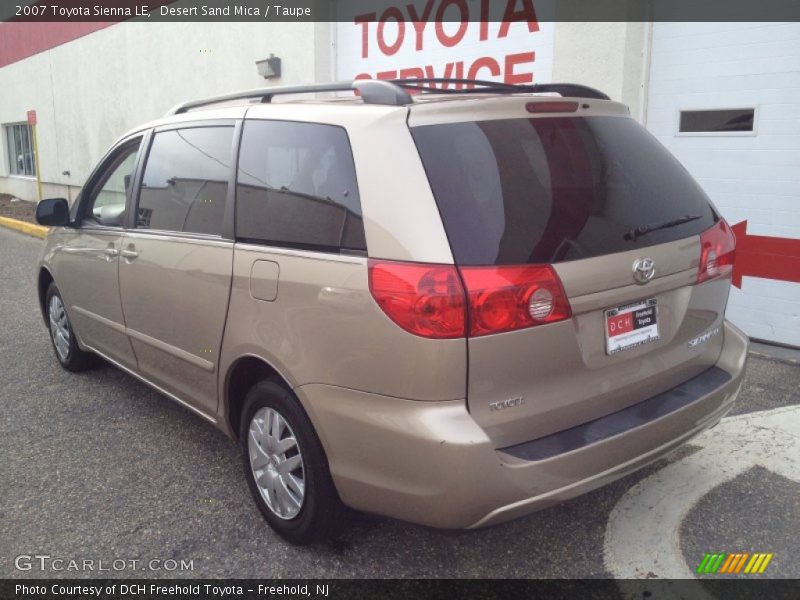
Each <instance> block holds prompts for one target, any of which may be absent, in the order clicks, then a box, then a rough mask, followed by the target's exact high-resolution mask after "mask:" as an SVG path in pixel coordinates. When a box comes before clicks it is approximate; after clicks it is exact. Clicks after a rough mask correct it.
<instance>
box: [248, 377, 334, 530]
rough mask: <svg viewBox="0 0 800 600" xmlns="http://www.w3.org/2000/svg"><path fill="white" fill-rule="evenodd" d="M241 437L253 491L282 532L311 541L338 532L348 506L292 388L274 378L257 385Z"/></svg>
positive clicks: (272, 521) (261, 509) (250, 400)
mask: <svg viewBox="0 0 800 600" xmlns="http://www.w3.org/2000/svg"><path fill="white" fill-rule="evenodd" d="M239 439H240V443H241V450H242V458H243V461H244V471H245V477H246V478H247V483H248V485H249V486H250V491H251V492H252V494H253V498H254V499H255V501H256V504H257V505H258V508H259V510H260V511H261V513H262V514H263V515H264V518H265V519H266V520H267V522H268V523H269V524H270V526H271V527H272V528H273V529H274V530H275V531H276V532H277V533H278V534H279V535H281V536H282V537H283V538H285V539H286V540H288V541H290V542H292V543H294V544H310V543H313V542H316V541H319V540H322V539H325V538H329V537H332V536H333V535H335V534H336V533H337V531H338V528H339V526H340V525H341V523H342V522H343V520H344V519H343V517H344V516H345V514H346V509H345V507H344V505H343V504H342V502H341V500H340V499H339V495H338V493H337V492H336V488H335V486H334V484H333V480H332V478H331V474H330V470H329V469H328V461H327V459H326V457H325V452H324V451H323V449H322V444H321V443H320V441H319V438H318V437H317V434H316V432H315V431H314V428H313V426H312V425H311V422H310V421H309V419H308V417H307V416H306V414H305V412H304V411H303V409H302V407H301V406H300V403H299V401H298V400H297V398H296V397H295V396H294V394H292V392H291V391H290V390H288V389H286V388H285V387H283V386H282V385H279V384H278V383H276V382H274V381H262V382H260V383H258V384H256V385H255V386H253V388H252V389H251V390H250V392H249V393H248V394H247V397H246V399H245V405H244V411H243V414H242V420H241V431H240V432H239Z"/></svg>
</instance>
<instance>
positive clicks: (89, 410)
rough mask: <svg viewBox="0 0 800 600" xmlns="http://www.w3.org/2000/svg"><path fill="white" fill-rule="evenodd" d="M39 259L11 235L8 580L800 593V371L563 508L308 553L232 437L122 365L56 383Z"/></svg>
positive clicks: (755, 378)
mask: <svg viewBox="0 0 800 600" xmlns="http://www.w3.org/2000/svg"><path fill="white" fill-rule="evenodd" d="M40 244H41V242H40V241H39V240H37V239H34V238H29V237H25V236H23V235H21V234H17V233H15V232H10V231H7V230H3V229H0V361H1V362H2V369H1V370H0V378H1V379H0V405H1V406H2V409H1V410H2V420H1V421H0V454H1V455H2V457H3V460H2V461H0V482H1V483H0V524H2V533H0V577H43V576H55V577H81V576H85V577H92V576H98V573H96V572H91V571H78V572H74V571H73V572H67V571H52V570H45V571H40V570H38V569H37V568H32V569H30V570H18V569H17V568H15V558H16V557H17V556H19V555H35V554H39V555H49V556H51V557H54V558H56V557H57V558H63V559H67V560H69V559H76V560H84V559H93V560H97V561H99V560H101V559H102V560H105V561H111V560H114V559H123V560H132V559H135V560H139V561H149V560H151V559H161V560H166V559H177V560H180V559H191V560H192V561H193V570H188V569H187V570H176V571H165V570H163V569H162V570H159V571H141V570H133V569H127V570H122V571H120V572H113V571H112V572H107V573H103V574H102V575H103V576H112V577H113V576H122V577H131V576H151V577H152V576H158V577H248V578H266V577H296V578H305V577H392V578H396V577H467V578H472V577H497V578H502V577H525V578H534V577H556V578H559V577H614V576H617V577H625V576H651V577H664V576H675V573H676V571H675V570H676V569H678V571H677V573H680V572H681V571H680V569H681V568H683V569H686V567H687V565H688V567H689V568H691V569H694V568H695V567H696V566H697V564H698V563H699V562H700V560H701V559H702V557H703V555H704V553H706V552H733V551H747V552H770V553H774V558H773V560H772V562H771V564H770V566H769V568H768V569H767V570H766V571H765V573H764V574H763V575H761V576H762V577H800V563H798V560H797V557H798V556H800V539H799V538H798V536H797V524H798V523H800V451H798V450H800V445H799V442H798V440H800V430H799V429H800V364H793V363H792V361H791V359H787V360H783V361H778V360H774V359H768V358H764V357H762V356H759V355H752V356H751V358H750V362H749V366H748V370H747V377H746V381H745V386H744V389H743V392H742V394H741V396H740V399H739V401H738V405H737V407H736V409H735V411H734V413H733V414H735V415H736V416H734V417H732V418H728V419H725V420H723V422H722V423H721V424H720V425H719V426H718V427H717V428H715V429H713V430H711V431H710V432H706V433H705V434H703V435H702V436H700V437H699V438H697V439H696V440H695V441H693V443H692V444H691V445H690V446H686V447H684V448H681V449H680V450H678V451H676V452H675V453H673V454H672V455H670V456H669V457H668V458H667V459H664V460H662V461H660V462H659V463H657V464H654V465H651V466H650V467H648V468H646V469H645V470H643V471H641V472H639V473H636V474H634V475H632V476H629V477H627V478H625V479H623V480H620V481H618V482H616V483H614V484H612V485H609V486H607V487H605V488H602V489H600V490H597V491H595V492H593V493H590V494H588V495H585V496H583V497H580V498H577V499H575V500H572V501H570V502H567V503H565V504H563V505H561V506H558V507H555V508H552V509H548V510H546V511H543V512H540V513H536V514H534V515H531V516H529V517H527V518H524V519H521V520H518V521H514V522H512V523H508V524H504V525H500V526H497V527H493V528H490V529H485V530H480V531H470V532H442V531H435V530H431V529H427V528H423V527H417V526H414V525H409V524H405V523H400V522H396V521H392V520H388V519H382V518H377V517H367V516H359V517H357V518H356V519H355V521H354V523H353V525H352V528H351V529H350V530H349V531H348V532H347V533H346V534H345V535H343V536H342V538H341V539H339V540H338V541H336V542H334V543H327V544H323V545H319V546H314V547H307V548H297V547H292V546H290V545H288V544H286V543H285V542H283V541H282V540H281V539H280V538H278V537H276V536H275V535H274V534H273V533H272V532H271V530H270V529H269V528H268V527H267V525H266V524H265V523H264V522H263V521H262V519H261V517H260V515H259V513H258V511H257V509H256V507H255V505H254V504H253V502H252V501H251V499H250V495H249V491H248V489H247V485H246V483H245V480H244V478H243V477H242V476H241V466H240V461H239V454H238V450H237V447H236V446H235V444H234V443H233V442H231V441H230V440H228V439H227V438H226V437H225V436H223V435H222V434H221V433H220V432H218V431H217V430H216V429H214V428H213V427H212V426H210V425H209V424H208V423H206V422H205V421H203V420H202V419H200V418H199V417H197V416H195V415H193V414H192V413H190V412H188V411H187V410H185V409H183V408H181V407H179V406H178V405H176V404H174V403H172V402H171V401H169V400H167V399H166V398H164V397H162V396H160V395H159V394H158V393H156V392H154V391H152V390H150V389H149V388H148V387H146V386H145V385H143V384H141V383H139V382H137V381H136V380H134V379H133V378H131V377H129V376H128V375H125V374H123V373H121V372H120V371H118V370H116V369H115V368H113V367H111V366H102V367H100V368H98V369H96V370H94V371H90V372H87V373H82V374H79V375H74V374H70V373H67V372H66V371H64V370H62V369H61V368H60V367H59V366H58V364H57V362H56V360H55V359H54V357H53V355H52V350H51V346H50V343H49V340H48V336H47V331H46V329H45V327H44V324H43V322H42V319H41V315H40V313H39V310H38V306H37V300H36V293H35V285H34V272H35V263H36V258H37V253H38V251H39V248H40ZM687 482H688V483H687ZM706 488H707V489H706Z"/></svg>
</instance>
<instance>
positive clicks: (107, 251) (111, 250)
mask: <svg viewBox="0 0 800 600" xmlns="http://www.w3.org/2000/svg"><path fill="white" fill-rule="evenodd" d="M103 254H105V255H106V256H108V257H109V258H114V257H115V256H117V255H119V250H117V249H116V248H106V249H105V250H103Z"/></svg>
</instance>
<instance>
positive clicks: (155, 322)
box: [119, 229, 233, 414]
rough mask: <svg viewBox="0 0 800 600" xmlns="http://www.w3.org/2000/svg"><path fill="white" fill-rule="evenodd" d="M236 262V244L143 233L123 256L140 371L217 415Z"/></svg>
mask: <svg viewBox="0 0 800 600" xmlns="http://www.w3.org/2000/svg"><path fill="white" fill-rule="evenodd" d="M126 253H134V254H135V255H136V256H135V257H134V258H128V257H126V256H125V255H126ZM232 263H233V242H231V241H227V240H221V239H219V238H217V239H213V238H211V237H210V236H208V237H207V238H204V237H202V236H183V235H181V234H169V233H153V232H147V230H139V229H137V230H132V231H128V233H127V234H126V235H125V238H124V240H123V242H122V250H121V253H120V261H119V282H120V297H121V298H122V310H123V312H124V314H125V325H126V329H127V333H128V335H129V336H130V341H131V344H132V345H133V349H134V351H135V353H136V357H137V359H138V371H139V372H140V373H141V374H142V375H144V376H145V377H147V378H148V379H151V380H152V381H154V382H155V383H157V384H159V385H160V386H162V387H163V388H165V389H166V390H168V391H170V392H172V393H174V394H176V395H178V396H180V397H182V398H185V399H186V401H187V402H190V403H192V404H193V405H195V406H196V407H197V408H198V409H199V410H201V411H202V412H205V413H207V414H214V413H215V412H216V410H217V379H218V378H217V368H218V360H219V355H220V349H221V346H222V333H223V330H224V328H225V319H226V317H227V312H228V296H229V293H230V282H231V268H232Z"/></svg>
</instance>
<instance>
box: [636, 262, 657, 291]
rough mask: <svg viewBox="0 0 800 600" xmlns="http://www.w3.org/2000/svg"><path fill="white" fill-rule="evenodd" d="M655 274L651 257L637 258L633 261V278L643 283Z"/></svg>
mask: <svg viewBox="0 0 800 600" xmlns="http://www.w3.org/2000/svg"><path fill="white" fill-rule="evenodd" d="M655 274H656V263H655V261H654V260H653V259H652V258H637V259H636V260H635V261H634V262H633V280H634V281H635V282H636V283H638V284H639V285H644V284H645V283H647V282H648V281H650V280H651V279H652V278H653V276H654V275H655Z"/></svg>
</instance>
